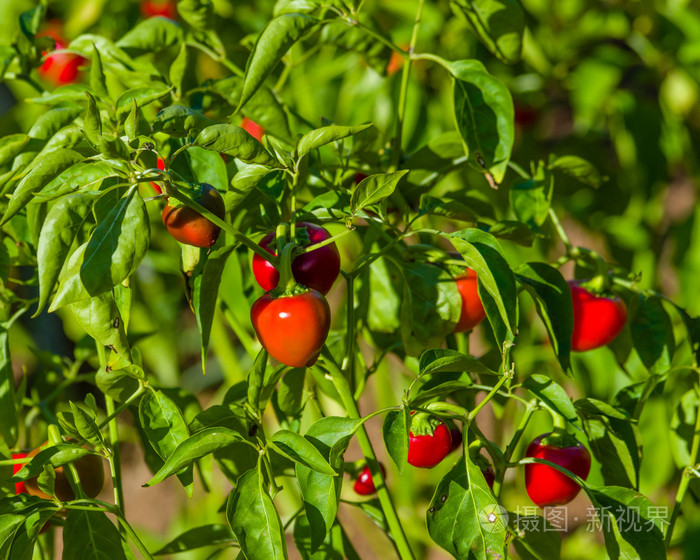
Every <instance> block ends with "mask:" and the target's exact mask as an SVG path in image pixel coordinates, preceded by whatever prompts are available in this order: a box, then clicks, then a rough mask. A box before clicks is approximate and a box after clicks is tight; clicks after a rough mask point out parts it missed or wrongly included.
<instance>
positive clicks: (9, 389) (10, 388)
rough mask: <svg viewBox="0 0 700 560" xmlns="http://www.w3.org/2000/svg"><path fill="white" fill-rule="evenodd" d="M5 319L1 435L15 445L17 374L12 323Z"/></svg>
mask: <svg viewBox="0 0 700 560" xmlns="http://www.w3.org/2000/svg"><path fill="white" fill-rule="evenodd" d="M5 305H7V304H6V303H5ZM3 319H5V320H4V321H2V322H1V323H0V436H2V439H3V440H4V441H5V443H6V444H7V445H8V446H14V445H15V443H16V442H17V435H18V434H17V426H18V417H17V407H16V405H15V375H14V369H13V367H12V356H11V355H10V340H9V336H8V330H9V327H10V324H9V323H8V321H7V317H3Z"/></svg>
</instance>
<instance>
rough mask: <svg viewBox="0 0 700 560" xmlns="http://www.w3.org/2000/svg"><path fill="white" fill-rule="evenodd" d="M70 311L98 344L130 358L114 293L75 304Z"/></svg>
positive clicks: (71, 305) (107, 293)
mask: <svg viewBox="0 0 700 560" xmlns="http://www.w3.org/2000/svg"><path fill="white" fill-rule="evenodd" d="M70 309H71V311H72V312H73V315H74V316H75V319H76V321H77V322H78V324H79V325H80V327H81V328H82V329H83V330H84V331H85V332H86V333H87V334H89V335H90V336H91V337H92V338H94V339H95V340H96V341H97V343H98V344H100V345H102V346H107V347H109V348H111V349H112V350H113V351H114V352H116V353H117V354H119V355H121V356H124V357H126V358H128V357H129V342H128V340H127V338H126V331H125V329H124V322H123V321H122V317H121V315H120V313H119V308H118V307H117V304H116V302H115V301H114V295H113V294H112V292H105V293H103V294H100V295H99V296H95V297H92V298H89V299H83V300H80V301H76V302H73V303H71V304H70Z"/></svg>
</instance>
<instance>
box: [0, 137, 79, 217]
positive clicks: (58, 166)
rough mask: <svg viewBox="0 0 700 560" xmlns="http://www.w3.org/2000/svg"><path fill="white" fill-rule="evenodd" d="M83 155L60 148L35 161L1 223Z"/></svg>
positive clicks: (18, 186) (17, 189)
mask: <svg viewBox="0 0 700 560" xmlns="http://www.w3.org/2000/svg"><path fill="white" fill-rule="evenodd" d="M82 159H83V156H82V155H80V154H79V153H78V152H74V151H73V150H67V149H60V150H56V151H55V152H52V153H50V154H47V155H46V156H45V157H43V158H42V159H41V161H39V162H35V163H34V164H33V165H32V166H31V168H30V169H29V172H28V173H27V174H26V175H25V176H24V178H23V179H22V180H21V181H20V183H19V185H17V188H16V189H15V192H14V194H13V195H12V198H10V202H9V204H8V205H7V209H6V210H5V215H4V216H3V218H2V222H1V223H0V225H1V224H5V223H7V222H8V221H9V219H10V218H12V216H14V215H15V214H17V212H19V211H20V210H21V209H22V208H23V207H24V206H25V204H27V203H28V202H29V201H30V200H31V198H32V195H33V194H34V193H35V192H36V191H38V190H40V189H42V188H43V187H44V186H46V185H47V184H48V183H49V182H50V181H51V180H52V179H53V178H54V177H56V176H57V175H60V174H61V173H62V172H63V171H65V170H66V169H68V168H69V167H70V166H71V165H73V164H74V163H77V162H78V161H80V160H82Z"/></svg>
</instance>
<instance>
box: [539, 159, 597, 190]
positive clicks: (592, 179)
mask: <svg viewBox="0 0 700 560" xmlns="http://www.w3.org/2000/svg"><path fill="white" fill-rule="evenodd" d="M549 169H553V170H557V171H561V172H562V173H566V174H567V175H569V176H570V177H573V178H574V179H578V180H579V181H581V182H582V183H584V184H586V185H589V186H591V187H593V188H596V189H597V188H599V187H600V183H601V182H602V181H603V179H602V178H601V177H600V173H598V170H597V169H596V168H595V167H594V166H593V164H592V163H590V162H589V161H586V160H585V159H583V158H581V157H579V156H560V157H558V158H556V159H555V160H554V161H553V162H552V163H550V164H549Z"/></svg>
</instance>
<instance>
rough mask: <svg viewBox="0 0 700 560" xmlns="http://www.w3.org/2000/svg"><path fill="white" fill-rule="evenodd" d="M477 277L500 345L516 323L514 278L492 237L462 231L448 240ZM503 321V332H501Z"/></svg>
mask: <svg viewBox="0 0 700 560" xmlns="http://www.w3.org/2000/svg"><path fill="white" fill-rule="evenodd" d="M447 237H448V239H449V240H450V241H451V242H452V243H453V244H454V246H455V248H456V249H457V250H458V251H459V253H460V254H461V255H462V257H464V260H465V261H466V263H467V265H468V266H469V267H470V268H472V269H473V270H474V271H475V272H476V275H477V279H478V285H479V297H480V298H481V301H482V303H483V304H484V309H485V310H486V316H487V317H488V319H489V323H491V327H492V328H493V330H494V333H495V334H496V337H497V340H498V341H499V343H500V344H501V345H502V344H503V342H504V340H505V339H506V338H509V337H512V336H514V333H515V330H516V325H517V322H516V321H517V319H516V311H517V292H516V287H515V276H514V275H513V271H512V270H511V269H510V266H509V265H508V263H507V262H506V260H505V259H504V257H503V251H502V250H501V248H500V246H499V244H498V242H497V241H496V239H494V237H493V236H492V235H490V234H488V233H486V232H483V231H480V230H478V229H465V230H462V231H458V232H456V233H453V234H450V235H449V236H447ZM499 319H500V321H502V324H503V327H504V329H505V331H503V332H502V329H501V328H500V323H499Z"/></svg>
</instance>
